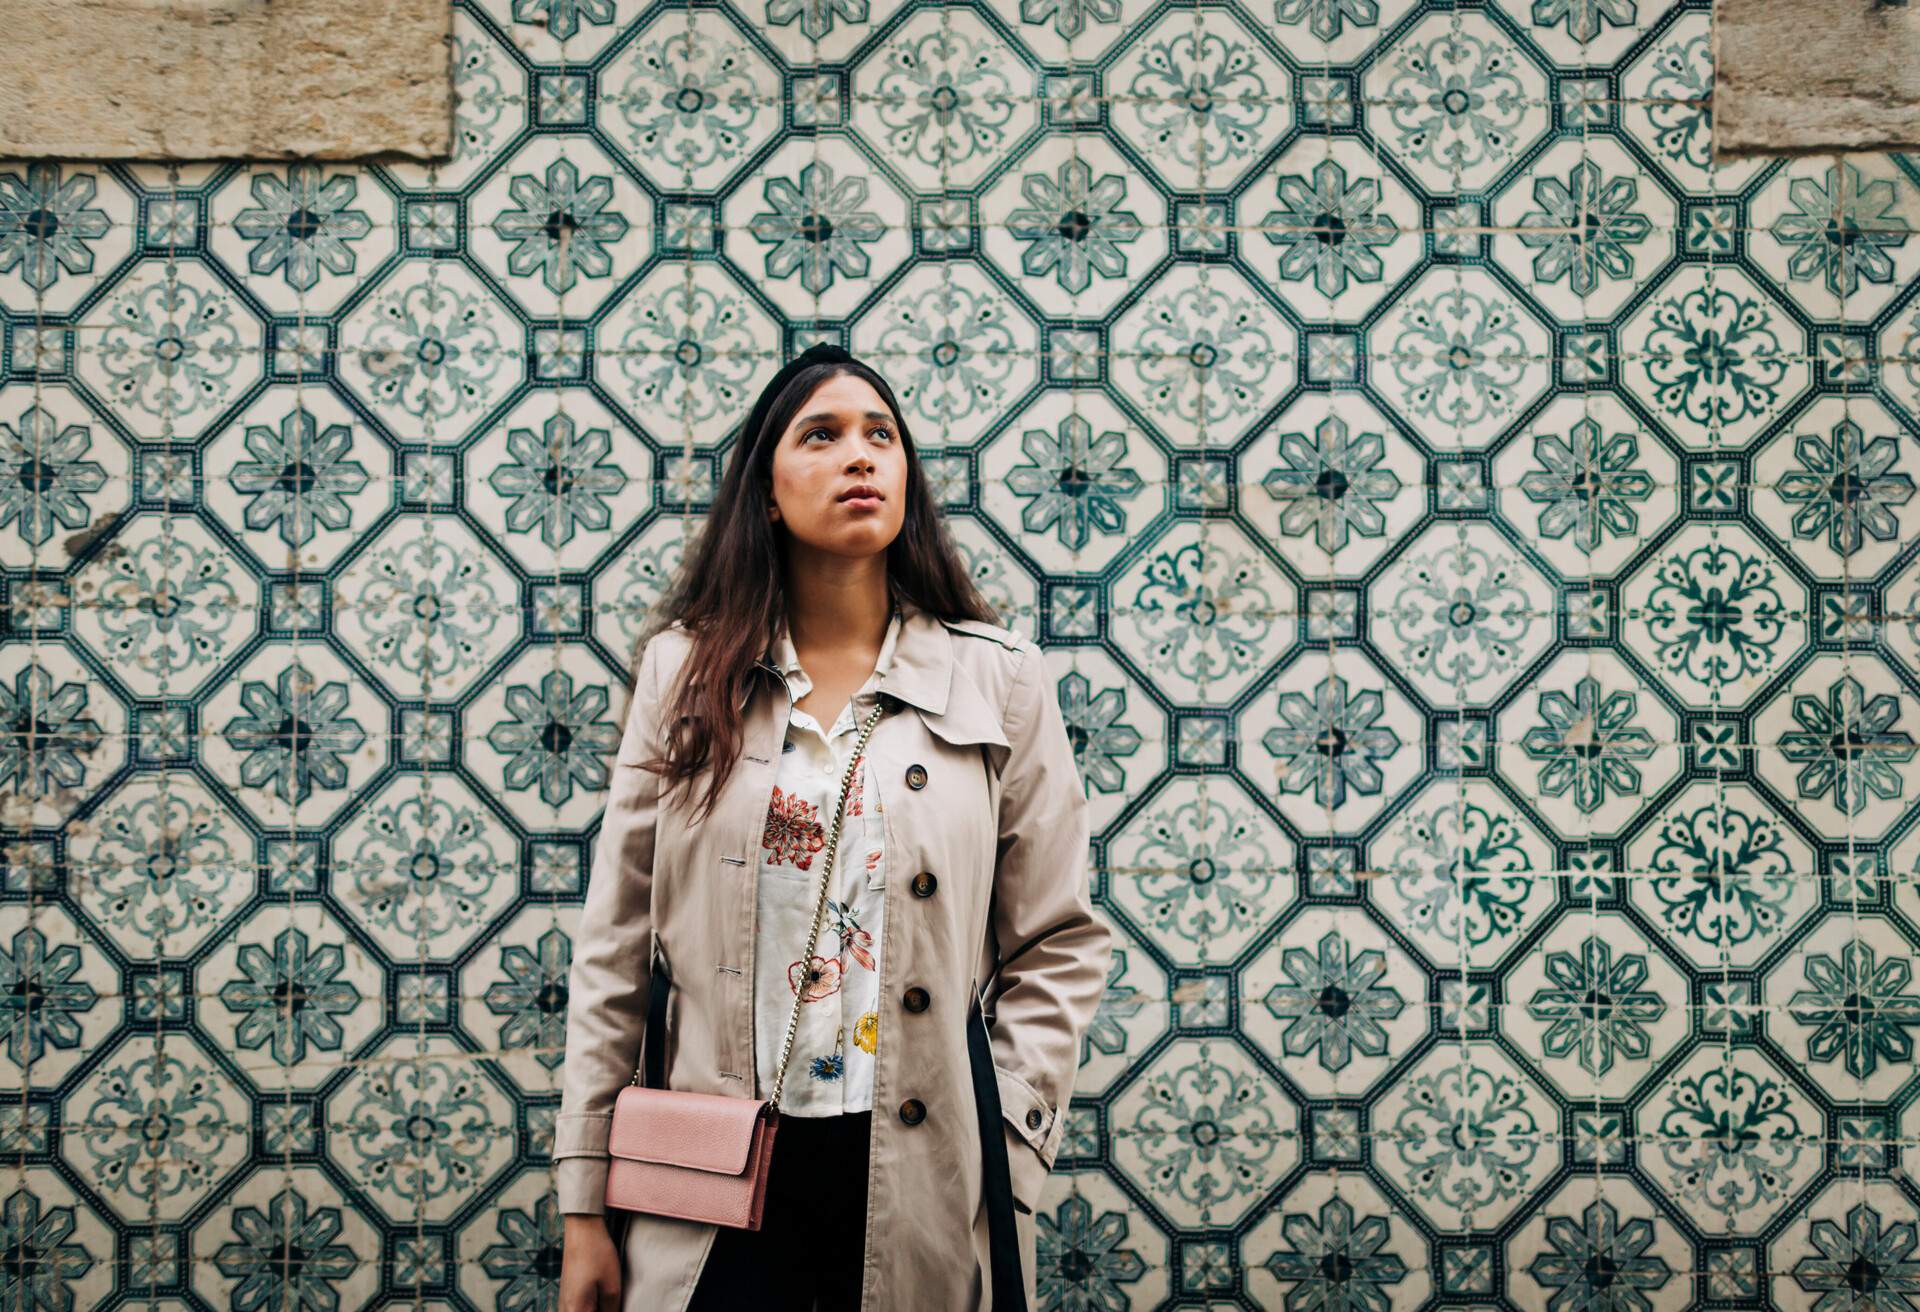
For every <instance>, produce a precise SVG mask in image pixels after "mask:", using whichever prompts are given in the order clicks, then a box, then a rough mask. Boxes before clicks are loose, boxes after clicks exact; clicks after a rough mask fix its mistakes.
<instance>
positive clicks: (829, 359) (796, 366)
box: [740, 342, 858, 442]
mask: <svg viewBox="0 0 1920 1312" xmlns="http://www.w3.org/2000/svg"><path fill="white" fill-rule="evenodd" d="M857 363H858V361H856V360H855V359H854V358H853V357H852V356H851V355H848V354H847V353H846V352H845V351H843V350H841V349H840V348H839V347H837V346H833V345H831V344H829V343H827V342H816V343H814V344H813V345H812V346H809V347H808V348H807V349H806V350H804V351H802V352H800V354H798V355H796V356H794V357H793V359H791V360H789V361H787V362H786V363H785V364H783V365H781V366H780V368H779V369H777V370H776V371H775V372H774V375H773V377H772V378H769V379H768V380H767V385H766V386H765V387H763V388H761V389H760V396H759V398H758V399H757V400H756V401H754V403H753V410H752V411H751V412H750V413H749V414H748V415H747V423H746V427H744V428H742V429H741V430H740V437H741V440H742V441H743V442H751V441H753V440H754V438H755V437H756V436H758V434H759V432H760V430H761V428H762V427H764V426H765V425H766V422H767V414H768V412H770V411H771V410H772V409H773V398H774V397H776V396H778V395H780V389H781V388H783V387H785V386H786V385H787V382H788V380H789V379H791V378H792V377H793V376H794V375H795V374H797V373H799V372H800V371H801V370H802V369H805V368H806V367H807V366H808V365H814V364H857Z"/></svg>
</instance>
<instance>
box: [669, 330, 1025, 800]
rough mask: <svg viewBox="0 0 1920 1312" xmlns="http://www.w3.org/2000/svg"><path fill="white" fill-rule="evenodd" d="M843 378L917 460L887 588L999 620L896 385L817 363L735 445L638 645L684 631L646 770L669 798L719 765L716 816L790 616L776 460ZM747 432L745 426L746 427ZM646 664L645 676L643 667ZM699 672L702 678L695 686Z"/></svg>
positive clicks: (968, 615) (937, 611)
mask: <svg viewBox="0 0 1920 1312" xmlns="http://www.w3.org/2000/svg"><path fill="white" fill-rule="evenodd" d="M836 374H853V375H855V376H856V377H859V378H864V379H865V380H866V381H867V382H869V383H871V384H872V385H873V390H874V391H876V392H878V393H879V394H880V396H881V399H882V400H884V401H885V402H886V403H887V409H888V410H890V411H891V412H892V413H893V424H894V431H895V432H896V433H897V434H898V435H899V437H900V441H901V443H902V445H903V446H904V447H905V449H906V453H907V489H906V498H907V501H906V511H905V516H904V518H903V519H902V521H901V525H900V532H899V535H898V536H897V537H895V538H894V540H893V541H892V542H891V543H890V544H888V546H887V586H888V589H889V591H890V593H891V595H892V598H893V599H894V600H895V601H896V602H898V601H907V602H910V603H912V604H913V605H914V606H916V607H918V608H920V609H922V610H925V611H927V612H929V613H931V614H933V615H937V616H942V617H944V618H947V619H973V620H984V621H986V622H987V623H989V624H997V623H999V619H998V617H997V616H996V614H995V613H994V611H993V608H992V607H991V606H989V605H988V604H987V602H986V600H985V599H984V598H983V597H981V595H980V593H979V592H978V591H977V590H976V589H975V588H974V586H973V580H972V579H971V578H969V577H968V574H967V569H966V565H965V563H964V562H963V561H962V560H961V559H960V555H959V553H958V552H957V551H956V550H955V549H954V546H953V543H952V540H951V539H950V538H949V537H948V535H947V531H946V524H945V521H944V520H943V519H942V518H941V515H940V511H939V508H938V507H937V506H936V505H935V504H934V501H933V495H932V491H931V489H930V488H929V487H928V485H927V479H926V474H925V473H924V472H923V471H922V469H921V466H920V458H919V455H918V454H917V453H916V452H915V450H914V445H913V436H912V434H911V433H910V432H909V431H908V429H907V423H906V420H905V418H904V417H903V416H902V415H901V413H900V404H899V402H898V400H896V399H895V397H894V394H893V388H892V387H890V386H888V384H887V380H886V379H884V378H882V377H881V376H880V375H879V374H877V373H875V372H874V371H873V370H872V369H871V368H869V367H868V366H867V365H865V364H863V363H861V362H860V361H858V360H846V361H830V362H826V363H820V364H809V365H806V366H805V367H803V368H800V369H798V370H796V371H795V372H794V374H793V376H792V377H791V378H789V379H788V380H787V383H786V386H784V387H783V388H781V389H780V391H779V393H778V394H777V395H776V396H775V398H774V401H773V404H772V406H771V408H770V409H769V410H768V412H767V418H766V423H765V424H764V425H763V426H762V427H761V429H760V431H759V432H757V433H745V432H743V433H740V434H738V435H737V436H736V438H735V440H734V446H733V454H732V457H731V458H730V459H729V460H728V461H727V472H726V474H725V475H724V476H723V477H722V478H721V481H720V489H719V491H718V492H717V493H716V494H715V496H714V501H713V507H712V509H711V510H709V511H708V512H707V515H706V518H705V520H704V521H703V522H702V525H701V528H700V532H699V534H698V536H697V537H696V538H695V540H694V541H693V542H692V543H690V544H689V545H688V547H687V549H686V552H685V554H684V555H683V556H682V557H681V562H680V567H679V569H678V571H677V572H676V574H675V576H674V580H673V582H672V583H671V584H670V585H669V586H668V588H667V589H666V591H665V592H664V593H663V594H662V596H661V598H660V600H659V601H658V602H657V603H656V604H655V605H654V607H653V609H652V611H651V612H650V614H649V617H648V621H647V623H646V625H645V626H644V628H643V633H642V637H641V639H640V642H639V644H638V646H639V649H640V650H641V651H644V650H645V647H646V644H647V642H648V641H649V640H650V639H651V638H652V636H653V635H654V634H656V633H658V632H660V631H661V630H662V629H664V628H667V627H668V626H670V625H671V624H673V622H674V621H676V620H679V621H682V622H684V623H685V625H686V628H687V632H688V635H689V637H690V638H691V639H692V647H691V649H690V650H689V651H688V653H687V658H686V661H685V663H684V664H683V665H682V667H681V676H682V677H681V678H680V679H679V680H678V681H677V682H676V685H675V686H674V687H673V688H672V689H671V690H664V689H663V691H662V698H663V700H664V703H665V704H664V706H663V708H662V714H661V723H663V724H665V725H667V726H668V734H667V745H666V752H665V754H664V755H658V756H655V757H653V758H651V759H650V760H648V761H646V762H644V763H643V765H642V768H643V769H647V770H651V771H653V772H654V773H655V774H658V775H662V776H663V777H664V787H663V792H664V791H671V789H672V788H674V787H675V786H676V785H678V784H682V783H685V784H687V785H688V786H689V787H691V785H692V781H693V779H694V777H695V776H696V775H698V774H699V773H700V772H701V771H702V770H703V769H705V768H706V767H707V765H708V764H709V763H711V764H712V765H713V766H714V770H713V774H712V776H711V778H710V780H709V782H708V786H707V793H706V797H705V799H704V807H705V812H706V814H711V813H712V811H713V808H714V806H715V805H716V804H717V803H718V801H719V797H720V792H721V789H722V788H724V787H725V786H726V781H727V777H728V776H729V775H731V774H732V773H733V767H734V763H735V759H736V757H737V756H738V755H739V751H740V745H741V744H740V737H741V724H740V711H739V707H738V706H737V704H736V703H737V702H738V701H739V698H740V694H741V693H742V692H743V691H744V690H745V689H744V687H743V685H744V684H746V683H747V682H748V681H750V680H752V679H753V678H754V677H755V675H754V670H753V665H754V662H755V661H757V660H758V659H759V658H760V656H761V653H762V652H763V651H765V649H766V646H767V644H768V643H769V642H771V641H772V639H773V637H774V634H775V633H776V632H777V630H778V625H779V622H780V621H781V620H782V619H783V618H784V617H785V615H786V610H787V598H786V590H785V588H784V586H783V580H784V578H785V573H784V571H785V564H786V561H785V554H786V553H785V549H784V546H783V544H782V541H781V538H780V534H779V532H778V530H777V528H776V526H775V525H774V524H773V523H771V522H770V521H769V520H768V519H767V516H766V505H767V501H768V499H769V497H770V496H771V495H772V489H773V453H774V449H775V447H776V446H777V445H778V443H779V441H780V435H781V434H782V433H784V432H785V431H786V428H787V425H788V424H789V423H791V422H793V417H794V415H796V414H798V413H799V411H800V407H801V406H802V405H803V404H805V403H806V400H807V398H808V396H810V395H811V394H812V392H813V390H814V388H816V387H818V386H819V385H820V384H821V383H823V382H825V381H826V380H827V379H829V378H831V377H833V376H834V375H836ZM744 426H745V423H744V421H743V424H742V427H743V428H744ZM638 664H639V662H638V659H637V658H636V660H635V668H636V669H637V668H638ZM696 671H697V672H698V677H697V678H690V677H687V676H689V675H690V674H693V673H694V672H696Z"/></svg>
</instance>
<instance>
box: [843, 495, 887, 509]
mask: <svg viewBox="0 0 1920 1312" xmlns="http://www.w3.org/2000/svg"><path fill="white" fill-rule="evenodd" d="M840 504H841V505H843V506H851V507H853V508H854V509H855V510H875V509H878V508H879V505H880V498H879V497H848V498H846V499H845V500H843V501H842V502H841V503H840Z"/></svg>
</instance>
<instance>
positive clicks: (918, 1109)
mask: <svg viewBox="0 0 1920 1312" xmlns="http://www.w3.org/2000/svg"><path fill="white" fill-rule="evenodd" d="M900 1119H901V1120H903V1121H905V1122H906V1123H907V1124H908V1125H918V1124H920V1122H922V1121H924V1120H926V1119H927V1105H926V1104H925V1103H923V1102H921V1101H920V1100H919V1099H918V1098H909V1099H907V1100H906V1101H905V1102H903V1103H901V1104H900Z"/></svg>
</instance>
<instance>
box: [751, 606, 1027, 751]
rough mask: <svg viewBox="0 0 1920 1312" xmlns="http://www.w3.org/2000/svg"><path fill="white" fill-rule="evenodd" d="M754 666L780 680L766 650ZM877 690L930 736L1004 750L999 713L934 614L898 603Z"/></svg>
mask: <svg viewBox="0 0 1920 1312" xmlns="http://www.w3.org/2000/svg"><path fill="white" fill-rule="evenodd" d="M754 665H755V668H756V669H758V670H762V671H765V672H766V673H767V674H768V675H770V676H771V677H772V678H774V679H779V678H780V677H781V676H780V671H779V670H778V668H776V667H775V665H774V664H773V660H772V657H771V654H770V652H765V653H762V654H761V657H760V659H759V660H758V661H756V662H755V663H754ZM761 682H762V683H764V682H766V681H765V680H761ZM877 686H878V687H879V689H880V691H881V692H883V693H886V694H887V695H888V696H890V697H893V698H895V699H896V700H899V701H903V702H905V703H906V704H907V705H909V706H911V707H913V708H914V710H916V711H918V712H919V714H920V718H921V720H922V721H923V722H924V723H925V724H926V726H927V729H928V731H929V732H931V733H933V734H934V735H935V736H937V737H939V738H942V739H945V740H946V741H947V742H950V743H953V744H954V745H955V746H965V745H967V744H970V743H992V744H994V745H995V746H999V747H1005V746H1007V737H1006V734H1005V733H1004V732H1003V731H1002V730H1001V727H1000V716H999V713H998V712H996V711H995V710H994V708H993V704H992V703H991V702H989V701H988V700H987V697H986V695H985V694H984V693H982V692H981V691H980V689H979V688H978V687H977V686H976V685H975V684H974V682H973V680H972V679H971V678H969V677H968V676H967V672H966V670H965V669H963V668H962V667H961V666H960V665H959V663H958V662H956V661H955V660H954V658H953V634H952V632H951V631H949V630H948V628H947V626H946V625H945V624H943V623H942V622H941V621H940V618H939V617H938V616H937V615H934V614H933V613H932V612H930V611H926V610H922V609H921V608H920V607H918V606H915V605H913V604H912V603H911V602H906V601H903V602H902V603H901V623H900V637H899V640H898V641H897V642H895V644H894V648H893V660H892V663H891V664H889V665H888V667H887V672H886V673H885V674H883V675H881V676H880V681H879V684H878V685H877ZM776 687H777V685H776ZM752 691H753V687H752V685H751V684H749V685H748V688H747V691H746V692H744V693H742V694H741V695H740V697H739V702H738V704H739V705H741V706H744V705H746V703H747V700H748V698H749V697H750V696H751V695H752Z"/></svg>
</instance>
